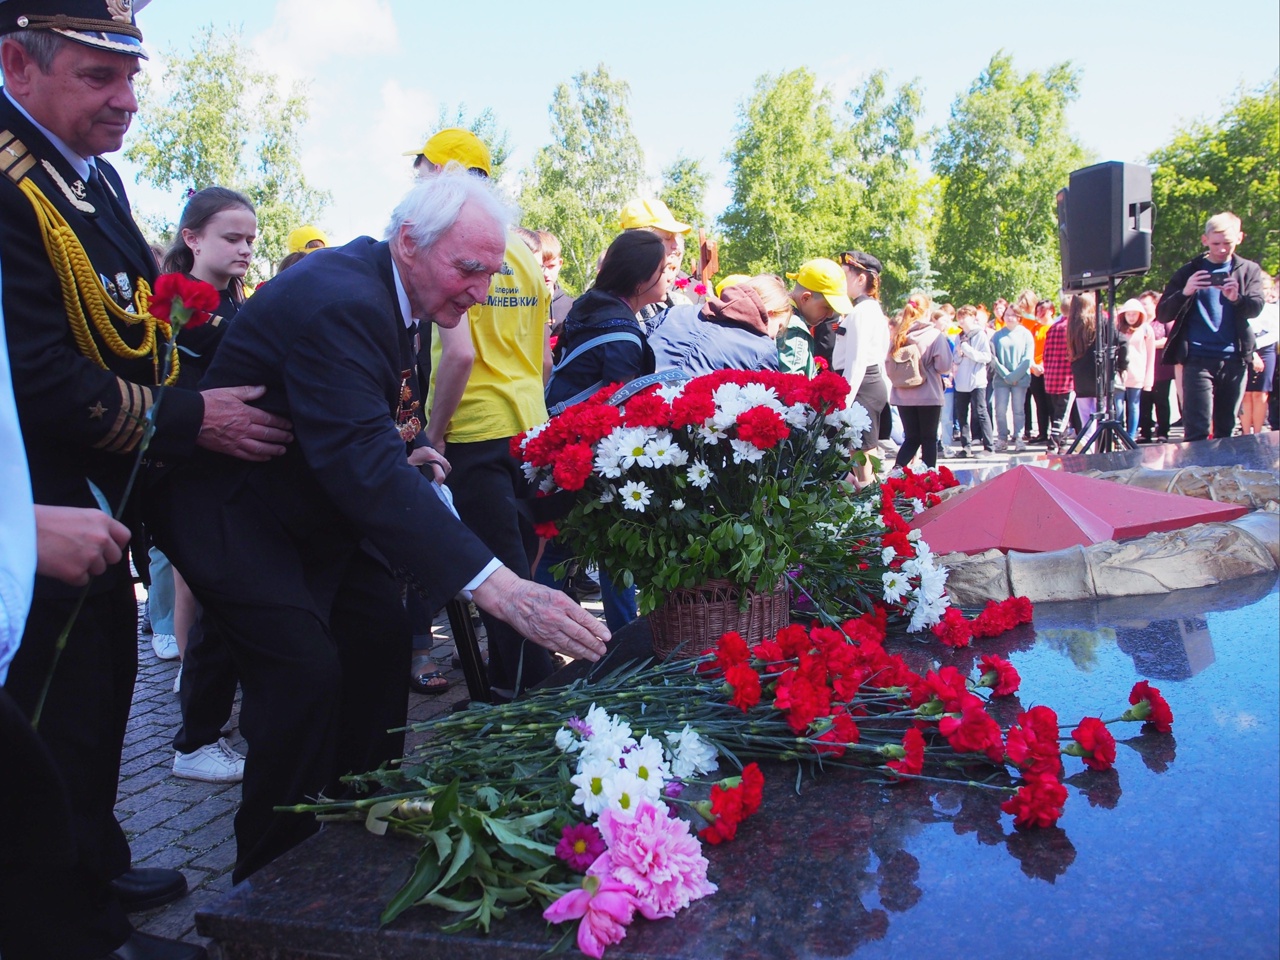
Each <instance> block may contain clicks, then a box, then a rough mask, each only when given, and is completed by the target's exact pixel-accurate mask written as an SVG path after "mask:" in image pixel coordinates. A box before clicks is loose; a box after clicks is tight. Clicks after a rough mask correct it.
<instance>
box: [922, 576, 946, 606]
mask: <svg viewBox="0 0 1280 960" xmlns="http://www.w3.org/2000/svg"><path fill="white" fill-rule="evenodd" d="M920 594H921V596H923V597H924V598H925V599H926V600H927V601H928V602H930V603H933V602H941V603H942V605H943V607H946V606H947V568H946V567H929V568H928V569H926V570H924V571H922V572H921V574H920Z"/></svg>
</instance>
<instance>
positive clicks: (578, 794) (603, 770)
mask: <svg viewBox="0 0 1280 960" xmlns="http://www.w3.org/2000/svg"><path fill="white" fill-rule="evenodd" d="M617 769H618V768H617V767H615V766H614V765H613V764H612V763H610V762H609V761H608V760H606V759H604V758H601V757H595V758H590V759H588V758H587V757H586V755H585V754H584V755H583V757H582V759H581V760H579V761H578V772H577V773H575V774H574V775H573V776H572V777H570V778H569V782H570V783H572V784H573V785H574V786H575V787H577V789H576V790H575V791H574V792H573V802H574V803H576V804H577V805H578V806H580V807H582V812H583V814H584V815H585V816H586V817H587V819H590V818H592V817H597V816H599V815H600V812H601V811H602V810H604V808H605V807H607V806H608V805H609V797H608V796H607V795H606V793H605V787H606V784H607V783H608V782H609V780H610V779H611V778H612V777H613V776H614V774H615V773H616V772H617Z"/></svg>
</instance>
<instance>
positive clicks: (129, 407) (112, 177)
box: [0, 94, 204, 595]
mask: <svg viewBox="0 0 1280 960" xmlns="http://www.w3.org/2000/svg"><path fill="white" fill-rule="evenodd" d="M97 163H98V169H99V171H100V172H101V174H102V176H103V177H104V178H105V180H106V181H107V184H108V185H109V186H110V187H111V189H112V192H113V196H112V197H111V198H109V199H108V204H109V205H110V206H111V209H110V210H109V211H108V210H103V209H100V207H101V204H100V203H95V202H94V200H93V198H92V196H91V195H90V194H89V192H88V190H87V189H86V185H85V183H84V181H82V180H81V179H80V176H79V174H77V173H76V171H75V168H74V167H72V166H71V165H70V164H69V163H68V162H67V160H66V158H64V157H63V156H62V154H61V153H60V152H59V151H58V150H57V148H56V147H54V146H53V144H52V143H50V142H49V140H48V139H47V138H46V137H45V136H44V134H42V133H40V131H39V130H38V129H36V127H35V126H33V125H32V124H31V123H30V122H29V121H28V120H27V119H26V117H24V116H23V115H22V114H21V113H20V112H19V111H18V110H17V109H16V108H15V107H14V106H13V105H12V104H11V103H10V102H9V100H8V98H7V97H6V96H4V95H3V94H0V171H3V174H4V175H3V176H0V269H2V270H3V287H4V315H5V330H6V335H7V340H8V348H9V358H10V361H11V363H12V365H13V386H14V393H15V395H16V396H17V400H18V414H19V418H20V420H21V424H22V434H23V439H24V440H25V442H26V448H27V460H28V462H29V463H30V467H31V482H32V486H33V488H34V493H35V500H36V502H37V503H43V504H53V505H64V506H78V507H92V506H96V505H97V503H96V501H95V499H94V497H93V495H92V493H91V491H90V487H89V484H88V482H86V481H92V482H93V483H94V484H95V485H96V486H97V487H98V488H99V489H100V490H101V491H102V492H103V493H104V494H105V495H106V497H107V499H108V500H109V501H110V504H111V506H112V507H113V508H114V507H116V506H117V504H118V503H119V499H120V497H121V495H122V494H123V492H124V487H125V483H126V481H127V478H128V475H129V472H130V470H131V468H132V466H133V462H134V459H135V457H136V452H137V447H138V444H139V441H140V440H141V436H142V428H141V419H140V418H141V417H142V416H143V415H144V414H145V413H146V411H147V410H148V409H149V408H150V407H151V405H152V403H153V402H154V400H155V396H156V390H155V384H156V379H157V369H156V366H155V364H154V363H153V362H152V360H151V359H150V358H149V357H143V358H140V359H136V360H135V359H127V358H122V357H117V356H114V355H113V354H112V353H111V352H110V350H108V349H107V348H106V347H105V346H104V344H103V341H102V338H101V337H100V336H98V335H97V334H96V333H95V334H94V339H95V342H96V343H97V344H98V348H99V351H100V353H101V355H102V357H103V358H104V360H105V361H106V363H107V369H103V368H102V367H100V366H98V365H97V364H96V363H95V362H94V361H92V360H90V359H89V358H88V357H86V356H84V355H83V354H82V353H81V352H80V350H79V348H78V347H77V346H76V342H75V340H74V339H73V337H72V333H71V327H70V325H69V323H68V318H67V309H66V306H65V305H64V301H63V296H62V290H61V287H60V285H59V282H58V277H57V274H56V273H55V272H54V268H53V266H52V265H51V263H50V260H49V254H48V253H47V251H46V250H45V247H44V243H43V241H42V240H41V237H40V232H39V228H38V226H37V221H36V215H35V211H34V209H33V207H32V205H31V202H30V201H29V200H28V199H27V197H26V196H25V195H24V194H23V193H22V192H21V190H20V188H19V184H20V183H21V182H22V181H23V180H24V179H30V180H31V182H32V183H34V184H35V185H36V186H38V187H39V188H40V190H41V191H42V192H43V193H44V195H45V196H46V197H47V198H48V199H49V200H50V201H51V202H52V204H53V205H54V207H56V208H57V210H58V212H59V213H60V214H61V215H62V217H63V218H64V219H65V220H66V221H67V223H68V224H69V225H70V227H71V229H72V230H73V231H74V232H75V235H76V237H77V239H79V241H80V243H81V244H82V245H83V246H84V249H85V252H86V253H87V254H88V256H89V260H90V262H91V263H92V264H93V268H94V270H95V272H97V273H98V275H99V278H100V279H101V280H102V281H103V285H104V287H105V288H106V290H107V292H108V294H109V295H111V296H112V297H114V299H115V300H116V302H117V303H118V304H119V305H120V306H123V307H126V308H128V307H129V306H130V305H131V302H132V298H133V292H134V291H135V290H136V289H137V285H138V280H139V279H144V280H146V281H147V282H148V283H152V282H154V280H155V274H156V267H155V261H154V260H153V259H152V256H151V251H150V250H149V249H148V247H147V243H146V240H145V239H143V237H142V234H141V233H139V232H138V228H137V226H136V225H135V224H134V222H133V219H132V215H131V214H130V212H129V202H128V200H127V198H126V197H125V192H124V186H123V185H122V184H121V182H120V178H119V176H118V175H117V174H116V172H115V171H114V170H113V169H111V166H110V164H108V163H107V162H106V161H105V160H102V159H100V158H99V159H98V161H97ZM81 195H82V196H81ZM116 329H117V330H118V332H119V333H120V335H121V337H122V339H123V340H124V341H125V342H126V343H127V344H128V345H129V346H131V347H136V346H137V345H138V344H139V343H141V341H142V329H141V325H133V326H129V325H125V324H118V325H116ZM203 416H204V401H203V400H202V399H201V398H200V395H199V394H197V393H195V392H194V391H174V390H168V391H166V392H165V400H164V402H163V404H162V405H161V408H160V411H159V413H158V417H157V429H156V434H155V436H154V438H153V439H152V441H151V446H150V448H149V451H150V455H151V456H153V457H157V458H161V459H168V458H176V457H182V456H186V455H188V454H190V452H191V451H192V450H193V449H194V447H195V441H196V436H197V434H198V433H199V430H200V422H201V420H202V418H203ZM111 582H113V581H112V578H111V577H103V578H98V579H97V580H95V587H96V588H105V587H107V586H109V585H110V583H111ZM37 588H38V590H39V592H40V593H41V594H46V595H47V594H58V595H74V593H76V592H78V590H72V589H71V588H68V587H60V586H59V585H57V584H55V583H54V582H53V581H46V580H44V579H43V578H42V579H41V580H40V582H38V584H37Z"/></svg>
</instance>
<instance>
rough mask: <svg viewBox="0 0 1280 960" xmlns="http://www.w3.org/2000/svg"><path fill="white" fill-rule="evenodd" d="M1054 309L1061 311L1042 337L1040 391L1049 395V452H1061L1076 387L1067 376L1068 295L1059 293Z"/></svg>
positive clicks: (1068, 356) (1072, 380) (1064, 447)
mask: <svg viewBox="0 0 1280 960" xmlns="http://www.w3.org/2000/svg"><path fill="white" fill-rule="evenodd" d="M1058 309H1059V310H1060V311H1061V313H1060V315H1059V316H1058V319H1057V320H1056V321H1054V323H1053V324H1052V325H1051V326H1050V327H1049V331H1048V332H1047V333H1046V334H1045V338H1044V392H1045V394H1046V395H1047V396H1048V398H1049V412H1050V421H1049V452H1050V453H1062V452H1063V451H1065V450H1066V447H1067V444H1066V441H1065V439H1064V436H1065V434H1066V432H1067V417H1068V415H1069V413H1070V410H1071V400H1072V398H1073V397H1074V395H1075V386H1076V385H1075V380H1074V378H1073V377H1072V376H1071V355H1070V354H1069V353H1068V352H1067V317H1066V315H1067V311H1068V310H1070V309H1071V295H1070V294H1068V293H1064V294H1063V295H1062V299H1061V301H1060V302H1059V305H1058Z"/></svg>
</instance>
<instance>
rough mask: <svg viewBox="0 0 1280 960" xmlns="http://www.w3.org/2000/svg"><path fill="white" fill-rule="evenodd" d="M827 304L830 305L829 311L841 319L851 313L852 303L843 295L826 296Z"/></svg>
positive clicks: (831, 294)
mask: <svg viewBox="0 0 1280 960" xmlns="http://www.w3.org/2000/svg"><path fill="white" fill-rule="evenodd" d="M826 298H827V303H829V304H831V309H832V310H834V311H835V312H836V313H838V314H840V316H842V317H846V316H848V315H849V314H851V313H853V302H852V301H851V300H850V299H849V298H848V297H847V296H845V295H844V294H843V293H828V294H826Z"/></svg>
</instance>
